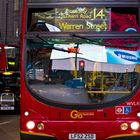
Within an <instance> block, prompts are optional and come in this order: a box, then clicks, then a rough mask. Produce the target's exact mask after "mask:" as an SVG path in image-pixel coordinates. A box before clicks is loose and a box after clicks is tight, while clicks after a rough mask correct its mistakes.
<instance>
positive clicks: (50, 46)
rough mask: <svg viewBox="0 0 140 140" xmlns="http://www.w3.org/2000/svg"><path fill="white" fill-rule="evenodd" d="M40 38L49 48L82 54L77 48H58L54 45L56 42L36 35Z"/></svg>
mask: <svg viewBox="0 0 140 140" xmlns="http://www.w3.org/2000/svg"><path fill="white" fill-rule="evenodd" d="M36 37H37V38H38V39H40V40H42V41H43V43H45V45H46V46H47V47H48V48H49V49H54V50H57V51H62V52H68V53H77V54H82V53H79V52H76V51H74V50H77V49H76V48H75V49H73V50H71V49H68V50H66V49H64V48H58V47H54V44H49V43H48V42H47V41H46V40H44V39H43V38H41V37H40V36H39V35H37V36H36Z"/></svg>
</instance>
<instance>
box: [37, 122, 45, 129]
mask: <svg viewBox="0 0 140 140" xmlns="http://www.w3.org/2000/svg"><path fill="white" fill-rule="evenodd" d="M44 128H45V126H44V123H42V122H41V123H38V124H37V129H38V130H44Z"/></svg>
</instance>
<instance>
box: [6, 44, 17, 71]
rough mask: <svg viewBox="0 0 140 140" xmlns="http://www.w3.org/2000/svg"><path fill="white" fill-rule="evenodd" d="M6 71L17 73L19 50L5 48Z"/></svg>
mask: <svg viewBox="0 0 140 140" xmlns="http://www.w3.org/2000/svg"><path fill="white" fill-rule="evenodd" d="M4 49H5V52H6V61H7V70H9V71H19V48H16V47H10V46H5V47H4Z"/></svg>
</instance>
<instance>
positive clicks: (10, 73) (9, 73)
mask: <svg viewBox="0 0 140 140" xmlns="http://www.w3.org/2000/svg"><path fill="white" fill-rule="evenodd" d="M2 74H3V75H12V74H13V72H8V71H6V72H3V73H2Z"/></svg>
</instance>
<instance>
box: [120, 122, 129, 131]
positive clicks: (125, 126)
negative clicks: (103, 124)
mask: <svg viewBox="0 0 140 140" xmlns="http://www.w3.org/2000/svg"><path fill="white" fill-rule="evenodd" d="M120 127H121V130H127V129H128V124H127V123H122V124H121V126H120Z"/></svg>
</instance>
